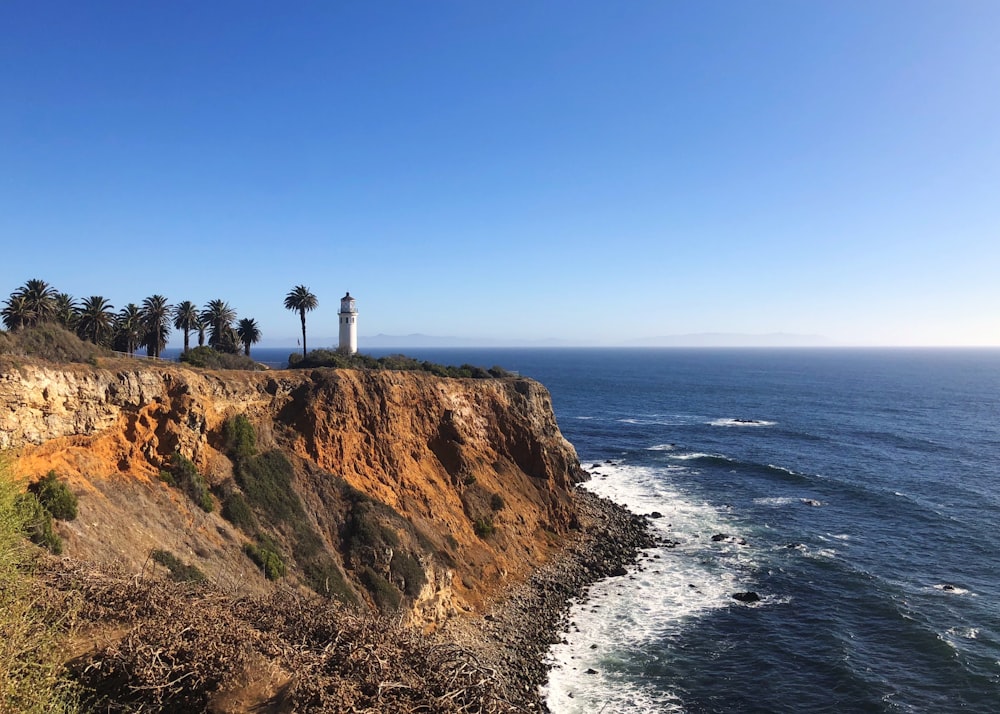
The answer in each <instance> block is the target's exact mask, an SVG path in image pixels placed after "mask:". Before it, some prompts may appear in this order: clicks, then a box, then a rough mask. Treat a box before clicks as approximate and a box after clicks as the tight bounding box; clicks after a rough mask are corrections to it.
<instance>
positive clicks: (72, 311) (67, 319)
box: [52, 293, 77, 331]
mask: <svg viewBox="0 0 1000 714" xmlns="http://www.w3.org/2000/svg"><path fill="white" fill-rule="evenodd" d="M53 304H54V309H53V311H52V316H53V317H54V318H55V321H56V322H58V323H59V324H60V325H62V326H63V327H65V328H66V329H67V330H70V331H72V330H74V329H75V328H76V318H77V312H76V300H74V299H73V296H72V295H70V294H69V293H57V294H56V296H55V297H54V298H53Z"/></svg>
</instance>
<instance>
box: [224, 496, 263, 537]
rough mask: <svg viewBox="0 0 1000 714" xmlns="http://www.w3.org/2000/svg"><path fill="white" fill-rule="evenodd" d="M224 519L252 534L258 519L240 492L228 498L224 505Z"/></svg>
mask: <svg viewBox="0 0 1000 714" xmlns="http://www.w3.org/2000/svg"><path fill="white" fill-rule="evenodd" d="M222 517H223V518H225V519H226V520H227V521H229V522H230V523H232V524H233V525H234V526H236V527H237V528H239V529H240V530H242V531H244V532H247V533H249V532H251V531H253V529H254V528H255V527H256V524H257V519H256V518H254V515H253V511H252V510H250V504H249V503H247V499H246V497H245V496H244V495H243V494H242V493H239V492H233V493H231V494H229V495H228V496H226V500H225V501H224V502H223V504H222Z"/></svg>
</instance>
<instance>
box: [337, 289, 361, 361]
mask: <svg viewBox="0 0 1000 714" xmlns="http://www.w3.org/2000/svg"><path fill="white" fill-rule="evenodd" d="M338 314H339V315H340V346H339V349H340V351H341V352H343V353H344V354H347V355H353V354H354V353H356V352H357V351H358V306H357V304H356V303H355V301H354V298H352V297H351V293H347V294H346V295H345V296H344V297H342V298H340V312H339V313H338Z"/></svg>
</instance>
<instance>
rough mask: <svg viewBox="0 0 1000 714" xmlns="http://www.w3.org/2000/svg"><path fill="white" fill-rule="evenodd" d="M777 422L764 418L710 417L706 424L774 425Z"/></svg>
mask: <svg viewBox="0 0 1000 714" xmlns="http://www.w3.org/2000/svg"><path fill="white" fill-rule="evenodd" d="M776 423H777V422H773V421H767V420H766V419H712V420H711V421H709V422H706V424H708V425H710V426H750V427H753V426H774V425H775V424H776Z"/></svg>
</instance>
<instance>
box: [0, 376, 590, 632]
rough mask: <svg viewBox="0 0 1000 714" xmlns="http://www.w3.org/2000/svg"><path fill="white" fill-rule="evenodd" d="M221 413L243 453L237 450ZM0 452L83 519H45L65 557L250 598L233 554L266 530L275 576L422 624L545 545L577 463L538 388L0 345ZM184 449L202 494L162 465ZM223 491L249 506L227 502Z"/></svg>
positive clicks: (568, 515)
mask: <svg viewBox="0 0 1000 714" xmlns="http://www.w3.org/2000/svg"><path fill="white" fill-rule="evenodd" d="M237 418H243V419H244V420H245V423H248V424H249V425H250V426H251V427H252V430H253V436H254V449H255V451H254V457H253V458H254V459H256V461H251V460H250V459H249V457H246V458H242V457H240V456H238V455H236V454H234V452H233V447H232V436H231V426H232V424H233V423H234V419H237ZM0 451H3V452H5V454H6V455H7V458H8V459H9V460H10V461H11V465H12V467H13V470H14V472H15V473H16V474H17V475H19V476H21V477H23V478H25V479H34V478H37V477H38V476H41V475H42V474H45V473H47V472H49V471H52V470H54V471H55V472H56V473H57V474H58V475H59V476H60V477H62V478H63V479H65V480H67V481H68V482H69V484H70V487H71V489H72V490H73V491H74V493H76V495H77V496H78V499H79V517H78V518H77V519H76V520H74V521H70V522H62V523H59V524H58V525H57V529H58V532H59V534H60V536H61V537H62V538H63V541H64V544H65V553H66V554H67V555H69V556H72V557H73V558H74V559H77V560H83V561H92V562H96V563H112V564H117V565H118V566H124V567H125V568H126V569H133V570H136V571H139V570H142V569H152V568H162V567H164V566H162V565H157V564H154V563H153V562H152V561H151V554H153V553H154V552H157V551H160V552H168V553H171V554H173V555H174V556H176V558H178V559H179V560H181V561H183V562H185V563H188V564H190V565H192V566H194V567H196V568H198V569H199V570H200V571H201V572H203V573H204V574H205V575H206V576H207V577H208V578H209V579H210V580H212V581H214V582H215V583H216V584H217V585H219V586H220V587H222V588H224V589H228V590H231V591H232V592H234V593H247V594H264V593H267V592H269V591H270V590H272V589H273V588H274V584H273V583H272V582H271V581H269V580H268V579H267V578H266V577H265V573H264V571H263V570H262V569H261V568H260V567H258V564H255V562H254V561H253V560H252V559H251V558H250V557H249V556H248V552H249V550H252V549H253V548H254V547H262V546H261V544H262V543H263V544H265V545H266V546H267V547H268V548H271V549H273V550H275V551H277V552H280V553H281V555H282V558H283V562H284V564H285V565H286V566H287V570H286V573H285V575H284V577H283V578H281V579H280V580H281V582H284V583H292V584H294V585H295V586H296V587H301V588H311V589H312V590H315V591H317V592H320V593H321V594H327V595H330V596H332V597H339V598H341V599H345V600H353V601H356V602H359V603H365V604H368V605H371V606H376V607H381V608H382V609H383V610H385V609H387V608H388V609H392V606H394V605H395V606H402V607H404V609H405V611H406V612H408V613H410V617H411V618H412V620H413V621H414V622H416V623H419V624H425V625H428V626H431V625H435V624H437V623H440V622H441V621H443V620H445V619H447V618H449V617H450V616H451V615H453V614H455V613H457V612H460V611H463V610H477V611H478V610H481V609H482V608H483V606H484V603H485V602H486V601H487V600H489V599H490V598H491V597H493V596H494V595H496V594H498V593H500V592H502V591H504V590H505V589H506V588H508V587H509V586H511V585H513V584H516V583H519V582H523V581H524V580H525V578H526V577H527V575H528V574H529V573H530V572H531V571H532V570H534V569H535V568H537V567H538V566H539V565H541V564H542V563H545V562H546V561H547V560H549V558H550V556H551V555H552V553H553V552H554V551H555V550H556V549H557V546H558V545H559V542H560V541H561V540H562V538H561V536H562V535H563V534H565V533H566V532H567V531H569V530H571V529H573V528H575V527H576V511H575V508H576V507H575V505H574V501H573V499H572V496H571V486H572V484H573V483H574V482H576V481H579V480H581V479H582V478H583V477H584V473H583V471H582V470H581V469H580V466H579V463H578V460H577V456H576V453H575V451H574V450H573V447H572V446H571V445H570V444H569V443H568V442H567V441H566V440H565V439H564V438H563V436H562V434H561V433H560V431H559V428H558V425H557V424H556V420H555V416H554V414H553V411H552V404H551V399H550V396H549V394H548V392H547V391H546V390H545V388H544V387H542V386H541V385H540V384H538V383H536V382H534V381H532V380H530V379H524V378H504V379H489V380H474V379H456V378H441V377H435V376H431V375H427V374H423V373H414V372H393V371H369V372H366V371H350V370H327V369H317V370H311V371H302V372H297V371H292V370H280V371H271V372H236V371H227V372H213V371H204V370H195V369H190V368H187V367H184V366H181V365H173V364H168V363H144V362H139V361H136V360H103V359H102V360H100V361H99V364H98V366H91V365H86V364H74V365H58V366H55V365H52V364H50V363H44V362H36V361H32V360H24V359H22V360H19V361H17V362H14V361H12V360H11V359H9V358H5V360H4V361H0ZM265 457H266V458H265ZM183 460H189V461H190V462H191V463H193V465H194V467H195V468H196V469H197V472H198V474H199V476H200V477H201V478H202V479H203V480H204V482H205V484H206V486H207V487H208V489H209V492H208V495H207V496H206V497H205V498H206V500H205V501H203V502H201V503H200V504H199V503H197V502H196V501H195V500H193V499H192V498H190V497H189V496H188V495H187V494H185V492H184V491H183V490H182V489H180V488H178V487H177V486H176V485H170V484H169V481H170V480H171V479H170V478H167V477H165V475H166V474H168V473H170V471H171V469H176V465H177V463H178V461H183ZM260 464H265V465H267V464H270V465H271V466H273V465H274V464H279V466H280V464H285V465H286V466H287V468H286V466H281V467H280V468H278V469H277V471H279V472H281V473H285V474H286V476H287V478H286V480H285V481H281V480H280V479H279V480H278V481H276V482H274V483H277V485H278V486H279V487H280V488H277V490H272V491H270V492H258V491H259V489H258V486H259V484H260V483H261V481H260V480H259V478H258V476H259V474H260V473H270V472H267V471H266V470H264V471H261V469H263V468H264V467H263V466H261V465H260ZM268 468H270V466H269V467H268ZM283 469H284V470H283ZM251 477H252V478H251ZM269 478H270V477H269ZM254 479H258V480H256V481H255V480H254ZM268 483H271V485H272V486H273V485H274V483H272V482H268ZM282 484H284V485H283V486H282ZM262 493H263V495H261V494H262ZM269 499H270V501H272V502H273V503H274V504H279V505H280V504H285V506H283V507H284V508H286V510H287V508H291V509H292V510H291V513H292V517H291V518H289V517H287V515H288V514H287V513H286V514H285V516H286V517H284V518H281V517H278V516H276V515H275V514H274V513H272V512H270V507H269ZM237 500H242V501H243V502H244V503H246V504H249V506H250V513H249V515H248V516H246V517H241V518H234V516H233V513H234V512H235V511H234V507H233V504H234V503H236V502H237ZM286 502H287V503H286ZM296 503H298V504H299V505H297V506H296V505H295V504H296ZM287 504H291V505H290V506H289V505H287ZM296 509H297V510H296ZM404 566H405V567H404ZM417 566H419V567H417ZM331 583H333V584H331Z"/></svg>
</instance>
